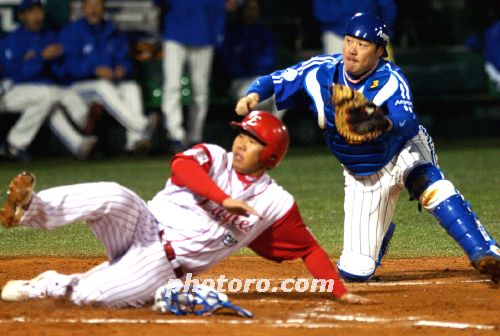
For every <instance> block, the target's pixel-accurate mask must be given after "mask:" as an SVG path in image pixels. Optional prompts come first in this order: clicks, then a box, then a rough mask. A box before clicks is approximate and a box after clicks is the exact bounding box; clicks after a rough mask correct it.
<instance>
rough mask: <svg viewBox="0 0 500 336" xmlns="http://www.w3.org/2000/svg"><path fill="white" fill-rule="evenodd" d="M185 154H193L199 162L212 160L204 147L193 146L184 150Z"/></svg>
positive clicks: (201, 163)
mask: <svg viewBox="0 0 500 336" xmlns="http://www.w3.org/2000/svg"><path fill="white" fill-rule="evenodd" d="M184 155H187V156H192V157H193V158H194V159H195V160H196V162H198V164H200V165H203V164H205V163H207V162H208V161H210V159H209V157H208V155H207V153H205V151H204V150H203V149H202V148H192V149H188V150H187V151H185V152H184Z"/></svg>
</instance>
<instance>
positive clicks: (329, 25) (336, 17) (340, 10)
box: [313, 0, 398, 36]
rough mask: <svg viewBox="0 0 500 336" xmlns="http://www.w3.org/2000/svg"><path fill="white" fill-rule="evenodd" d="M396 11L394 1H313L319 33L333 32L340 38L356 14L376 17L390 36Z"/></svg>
mask: <svg viewBox="0 0 500 336" xmlns="http://www.w3.org/2000/svg"><path fill="white" fill-rule="evenodd" d="M397 11H398V9H397V4H396V2H395V1H394V0H356V1H353V0H313V14H314V18H315V19H316V21H318V23H319V24H320V29H321V31H322V32H324V31H333V32H335V33H336V34H338V35H340V36H344V33H345V27H346V25H347V23H348V22H349V19H350V18H351V17H352V16H353V15H354V14H356V13H370V14H374V15H377V16H378V17H380V19H381V20H382V21H383V22H384V23H385V24H386V25H387V27H388V28H389V31H390V32H391V35H392V27H393V26H394V22H395V21H396V17H397Z"/></svg>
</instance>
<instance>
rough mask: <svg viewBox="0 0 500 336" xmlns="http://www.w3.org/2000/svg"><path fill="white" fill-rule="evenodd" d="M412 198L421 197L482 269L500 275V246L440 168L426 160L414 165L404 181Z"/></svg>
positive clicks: (494, 276) (498, 276)
mask: <svg viewBox="0 0 500 336" xmlns="http://www.w3.org/2000/svg"><path fill="white" fill-rule="evenodd" d="M405 185H406V187H407V188H408V191H409V192H410V195H411V197H412V199H418V200H419V202H420V204H421V205H422V206H423V207H424V208H425V209H427V210H428V211H429V212H430V213H431V214H432V215H433V216H434V217H436V219H437V220H438V221H439V223H440V224H441V226H442V227H443V228H444V229H445V230H446V232H447V233H448V234H449V235H450V236H452V237H453V239H455V241H456V242H457V243H458V244H459V245H460V247H462V249H463V250H464V251H465V253H466V254H467V256H468V257H469V259H470V261H471V263H472V265H473V266H474V267H476V268H477V269H478V270H479V272H481V273H484V274H489V275H490V276H491V277H492V278H493V280H494V281H498V280H499V279H500V250H499V248H498V245H497V243H496V241H495V240H494V239H493V238H492V237H491V235H490V234H489V233H488V232H487V231H486V229H485V228H484V227H483V226H482V225H481V223H480V222H479V219H478V218H477V216H476V214H475V213H474V212H473V211H472V209H471V206H470V204H469V202H467V201H466V200H465V199H464V198H463V197H462V195H460V194H459V193H458V192H457V191H456V189H455V187H454V186H453V184H452V183H451V182H450V181H448V180H445V179H444V177H443V175H442V173H441V171H440V170H439V168H437V167H436V166H434V165H432V164H423V165H420V166H418V167H416V168H414V169H413V171H412V172H411V173H410V174H409V175H408V177H407V178H406V181H405Z"/></svg>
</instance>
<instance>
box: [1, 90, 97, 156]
mask: <svg viewBox="0 0 500 336" xmlns="http://www.w3.org/2000/svg"><path fill="white" fill-rule="evenodd" d="M56 103H60V104H61V105H62V106H63V107H64V109H65V111H66V112H67V113H68V115H69V117H70V118H71V120H72V121H73V122H74V123H75V124H76V125H77V126H79V127H82V126H83V124H84V123H85V120H86V117H87V106H86V105H85V102H84V101H83V100H82V99H80V97H78V96H77V95H76V94H75V93H73V92H71V91H70V90H67V89H65V88H62V87H59V86H57V85H49V84H28V83H27V84H16V85H14V86H13V87H12V88H11V89H10V90H8V91H7V92H6V93H5V94H4V95H3V97H2V102H1V105H2V108H4V109H5V110H6V111H7V112H21V116H20V117H19V119H18V120H17V122H16V123H15V124H14V126H12V128H11V129H10V131H9V133H8V135H7V141H8V143H9V144H10V145H11V146H13V147H15V148H16V149H22V150H25V149H26V148H27V147H28V146H29V145H30V144H31V142H33V140H34V138H35V136H36V134H37V133H38V131H39V130H40V127H41V126H42V125H43V123H44V122H45V120H47V119H48V121H49V126H50V128H51V130H52V131H53V132H54V134H55V135H56V136H57V137H58V138H59V139H60V140H61V141H62V142H63V143H64V144H65V145H66V147H67V148H68V149H69V150H70V151H71V153H73V154H74V155H78V153H79V151H80V149H81V146H82V144H83V142H84V139H85V137H84V136H82V135H81V134H80V133H79V132H78V131H77V130H76V129H75V128H74V126H73V125H72V124H71V122H70V121H69V120H68V118H67V117H66V115H65V114H64V112H63V111H62V110H61V108H59V107H57V106H56V105H55V104H56Z"/></svg>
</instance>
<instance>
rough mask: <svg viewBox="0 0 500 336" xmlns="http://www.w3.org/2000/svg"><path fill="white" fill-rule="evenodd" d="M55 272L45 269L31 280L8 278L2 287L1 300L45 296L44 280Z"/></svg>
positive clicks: (19, 299) (40, 297) (23, 299)
mask: <svg viewBox="0 0 500 336" xmlns="http://www.w3.org/2000/svg"><path fill="white" fill-rule="evenodd" d="M56 274H57V273H56V271H46V272H43V273H42V274H40V275H38V276H37V277H35V278H33V279H31V280H10V281H8V282H7V283H6V284H5V286H3V288H2V294H1V297H2V300H3V301H25V300H29V299H43V298H46V297H47V286H46V282H47V281H46V280H48V279H50V277H52V276H53V275H56Z"/></svg>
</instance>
